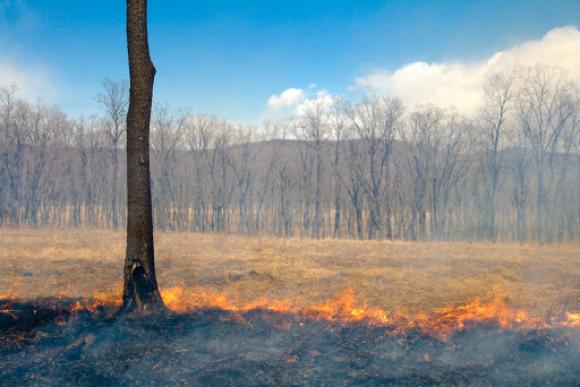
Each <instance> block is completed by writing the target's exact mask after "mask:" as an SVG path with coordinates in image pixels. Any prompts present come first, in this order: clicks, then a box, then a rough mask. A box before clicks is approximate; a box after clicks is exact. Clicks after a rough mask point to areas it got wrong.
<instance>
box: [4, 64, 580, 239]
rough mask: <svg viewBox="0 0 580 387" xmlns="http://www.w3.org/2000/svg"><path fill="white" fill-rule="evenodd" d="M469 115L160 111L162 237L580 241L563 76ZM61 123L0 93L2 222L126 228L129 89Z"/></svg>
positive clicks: (53, 113) (319, 109)
mask: <svg viewBox="0 0 580 387" xmlns="http://www.w3.org/2000/svg"><path fill="white" fill-rule="evenodd" d="M482 92H483V95H484V105H483V107H482V108H481V109H480V112H479V114H478V115H477V116H476V117H466V116H462V115H461V114H459V113H457V112H456V111H454V110H453V109H452V108H441V107H438V106H434V105H419V106H414V107H412V106H403V105H402V104H401V102H400V101H399V100H397V99H396V98H390V97H382V96H380V97H379V96H369V97H365V98H363V99H362V100H361V101H359V102H351V101H347V100H345V99H344V98H341V97H340V96H334V97H329V96H325V97H324V98H322V97H321V98H314V99H312V100H309V101H307V103H305V104H304V105H303V106H301V109H299V111H297V112H296V114H294V115H293V116H292V117H287V118H283V119H281V118H277V119H272V120H266V121H265V122H263V123H262V124H260V125H241V124H235V123H230V122H227V121H225V120H222V119H219V118H217V117H214V116H208V115H203V114H194V113H192V112H191V111H190V110H184V109H177V108H173V107H170V106H167V105H164V104H156V105H155V106H154V109H153V116H152V121H151V122H152V127H151V146H152V149H151V164H152V186H153V188H152V190H153V191H152V192H153V206H154V218H155V226H156V227H157V228H158V229H159V230H165V229H168V230H190V231H191V230H192V231H197V232H220V233H239V234H247V235H256V234H268V235H276V236H300V237H312V238H329V237H332V238H354V239H402V240H438V239H443V240H490V241H496V240H503V241H527V240H533V241H538V242H540V243H545V242H546V243H549V242H557V241H577V240H580V205H579V204H580V141H579V135H578V132H579V126H580V114H579V110H580V93H579V91H578V86H577V85H576V84H574V83H573V82H572V81H571V80H570V79H568V77H567V75H566V73H565V71H563V70H561V69H558V68H551V67H540V66H537V67H532V68H519V69H514V70H513V71H510V72H508V73H501V74H495V75H493V76H491V77H489V78H488V79H487V81H486V83H485V85H483V86H482ZM95 103H96V104H98V106H99V108H100V112H101V113H100V114H98V115H91V116H89V117H80V118H77V119H70V118H68V117H67V116H66V115H65V114H64V113H63V112H62V111H61V110H59V108H58V107H55V106H48V105H46V104H44V103H42V102H36V103H31V102H29V101H25V100H23V99H21V98H19V96H18V88H17V86H8V87H3V88H2V89H1V91H0V130H1V136H0V137H1V139H0V141H1V142H0V149H1V154H0V155H1V158H0V161H1V163H0V222H1V223H2V224H3V225H6V226H15V227H18V226H20V225H29V226H57V227H95V228H112V229H116V228H118V227H121V226H122V225H123V224H124V221H125V217H126V215H125V208H126V199H125V197H126V187H125V178H124V174H125V172H124V171H125V158H124V151H123V148H124V146H123V140H124V134H125V125H126V123H125V115H126V110H127V105H128V85H127V83H126V82H124V81H118V82H116V81H111V80H108V79H105V80H104V81H103V82H102V92H101V93H100V94H99V95H98V96H96V98H95Z"/></svg>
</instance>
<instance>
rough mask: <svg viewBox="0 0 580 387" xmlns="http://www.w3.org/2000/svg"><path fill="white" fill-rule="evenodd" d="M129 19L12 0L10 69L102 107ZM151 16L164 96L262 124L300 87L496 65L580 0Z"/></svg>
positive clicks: (186, 8) (3, 51) (174, 4)
mask: <svg viewBox="0 0 580 387" xmlns="http://www.w3.org/2000/svg"><path fill="white" fill-rule="evenodd" d="M124 17H125V2H124V1H122V0H100V1H86V0H76V1H69V0H0V71H1V69H2V68H3V67H2V63H3V61H4V68H7V69H8V70H6V71H5V72H6V73H7V74H11V71H12V72H13V73H14V74H16V75H14V77H16V79H19V78H18V77H17V76H18V75H19V76H20V77H21V78H20V79H22V77H31V78H34V77H38V78H46V79H44V80H43V82H44V83H43V85H44V86H43V87H40V86H39V87H38V90H37V92H36V94H35V95H37V96H39V97H41V98H44V99H46V100H49V101H51V102H55V103H58V104H59V105H60V106H61V107H62V108H63V109H64V110H65V111H67V112H68V113H69V114H71V115H73V116H74V115H77V114H79V113H80V112H87V113H90V112H92V111H95V110H96V109H98V106H97V105H96V103H95V102H94V96H95V95H96V93H97V92H98V91H99V82H100V80H101V79H103V78H105V77H108V78H111V79H121V78H127V77H128V72H127V58H126V48H125V47H126V46H125V44H126V43H125V35H124V34H125V21H124ZM149 23H150V30H149V33H150V43H151V51H152V56H153V61H154V63H155V65H156V67H157V69H158V75H157V78H156V85H155V99H156V100H157V101H160V102H166V103H169V104H171V105H174V106H181V107H189V108H191V109H192V110H193V111H195V112H200V113H212V114H216V115H219V116H220V117H223V118H227V119H231V120H235V121H240V122H252V121H257V120H259V119H260V118H262V117H263V116H264V110H265V106H266V102H267V100H268V98H269V97H270V96H272V95H274V94H279V93H281V92H282V91H284V90H286V89H288V88H300V89H303V90H313V92H315V91H317V90H318V91H321V90H324V91H326V92H328V93H331V94H334V93H337V94H346V95H348V96H351V97H353V98H355V97H356V94H357V93H361V92H362V91H361V90H360V89H357V88H356V87H354V88H353V85H354V84H355V83H356V80H357V79H359V78H361V77H364V76H366V75H368V74H372V73H374V72H380V71H385V72H388V71H395V70H396V69H399V68H401V67H403V66H405V65H406V64H409V63H413V62H416V61H423V62H426V63H450V62H461V63H470V62H477V61H484V60H486V58H488V57H489V56H491V55H493V54H494V53H495V52H497V51H499V50H507V49H510V48H511V47H514V46H517V45H521V44H523V43H525V42H528V41H533V40H537V39H541V38H542V37H543V36H544V35H545V34H546V33H547V32H548V31H550V30H552V29H554V28H557V27H562V26H577V25H578V24H579V23H580V1H561V2H558V1H548V2H543V1H539V0H528V1H515V0H512V1H505V0H504V1H339V0H334V1H316V0H310V1H306V0H305V1H302V0H298V1H284V2H282V1H242V0H231V1H218V0H214V1H181V0H172V1H167V0H165V1H163V0H149ZM23 74H24V75H23ZM9 78H10V77H9V76H5V77H4V78H0V80H2V81H4V82H6V79H9ZM23 82H24V81H23ZM311 84H315V85H316V86H311V88H310V89H308V86H309V85H311ZM30 85H31V86H27V87H28V88H34V85H35V83H34V82H32V81H31V82H30ZM49 89H50V90H49ZM52 89H56V90H52ZM30 93H34V90H33V91H30V90H28V94H30Z"/></svg>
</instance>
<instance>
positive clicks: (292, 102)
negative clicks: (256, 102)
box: [266, 87, 306, 110]
mask: <svg viewBox="0 0 580 387" xmlns="http://www.w3.org/2000/svg"><path fill="white" fill-rule="evenodd" d="M304 98H306V93H305V92H304V90H303V89H298V88H295V87H291V88H289V89H286V90H284V91H283V92H281V93H280V94H277V95H276V94H274V95H272V96H270V98H268V102H267V103H266V107H267V108H268V109H271V110H278V109H285V108H290V107H293V106H296V105H297V104H299V103H300V102H302V101H303V100H304Z"/></svg>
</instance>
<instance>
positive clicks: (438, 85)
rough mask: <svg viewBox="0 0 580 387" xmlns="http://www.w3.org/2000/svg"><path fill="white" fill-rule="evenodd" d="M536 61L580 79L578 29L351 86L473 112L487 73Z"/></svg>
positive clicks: (409, 68)
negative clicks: (464, 60)
mask: <svg viewBox="0 0 580 387" xmlns="http://www.w3.org/2000/svg"><path fill="white" fill-rule="evenodd" d="M537 64H540V65H546V66H556V67H561V68H564V69H566V70H567V71H568V73H569V75H570V77H571V78H572V79H574V80H576V81H578V82H580V31H579V30H578V29H577V28H576V27H562V28H556V29H553V30H551V31H549V32H548V33H547V34H546V35H545V36H544V37H542V38H541V39H539V40H532V41H528V42H526V43H523V44H521V45H518V46H515V47H512V48H510V49H507V50H504V51H499V52H497V53H495V54H493V55H491V56H490V57H488V58H486V59H485V60H482V61H479V62H472V63H462V62H442V63H427V62H414V63H409V64H406V65H404V66H402V67H400V68H398V69H396V70H394V71H387V70H379V71H375V72H372V73H370V74H367V75H365V76H362V77H360V78H357V79H356V81H355V85H354V86H353V88H356V89H362V90H364V91H365V92H367V93H369V94H388V95H393V96H396V97H399V98H401V99H402V100H403V102H404V103H405V104H406V105H408V106H414V105H416V104H423V103H435V104H437V105H440V106H454V107H456V108H457V110H459V111H460V112H463V113H466V114H473V113H474V112H476V111H477V109H478V108H479V106H480V104H481V101H482V83H483V81H484V80H485V78H486V77H487V76H488V75H490V74H493V73H496V72H500V71H506V70H509V69H511V68H513V67H517V66H535V65H537Z"/></svg>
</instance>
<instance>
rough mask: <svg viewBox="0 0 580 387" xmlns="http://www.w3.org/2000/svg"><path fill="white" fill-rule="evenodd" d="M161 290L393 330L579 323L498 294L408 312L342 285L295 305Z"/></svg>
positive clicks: (176, 300)
mask: <svg viewBox="0 0 580 387" xmlns="http://www.w3.org/2000/svg"><path fill="white" fill-rule="evenodd" d="M161 294H162V297H163V300H164V301H165V304H166V306H167V307H168V308H169V309H170V310H172V311H174V312H187V311H191V310H196V309H205V308H215V309H221V310H225V311H229V312H232V313H242V312H248V311H251V310H255V309H262V310H267V311H272V312H278V313H291V314H294V315H298V316H301V317H303V318H305V319H314V320H323V321H341V322H344V323H366V324H369V325H380V326H393V327H394V328H395V331H404V330H406V329H413V328H418V329H421V330H424V331H428V332H433V333H436V334H439V335H443V336H445V335H447V334H449V333H451V332H452V331H455V330H460V329H464V328H466V327H468V326H471V325H475V324H486V323H487V324H497V325H498V326H500V327H501V328H503V329H517V328H549V327H570V328H574V327H576V328H578V327H580V313H566V315H565V317H564V318H561V319H555V318H552V319H549V320H546V319H542V318H540V317H536V316H530V315H529V314H528V313H527V312H526V311H524V310H514V309H512V308H510V307H509V306H508V305H507V304H506V302H505V300H504V299H502V298H499V297H498V298H495V299H493V300H492V301H490V302H482V301H481V300H480V299H475V300H473V301H472V302H470V303H468V304H466V305H461V306H449V307H444V308H439V309H435V310H434V311H433V312H431V313H420V314H417V315H414V316H411V315H407V314H404V313H401V312H397V311H395V312H394V313H391V312H389V311H387V310H383V309H380V308H372V307H368V306H367V305H365V304H362V305H358V304H357V303H356V300H355V290H354V289H353V288H347V289H345V290H344V291H342V292H340V293H339V294H338V295H337V296H336V297H335V298H333V299H331V300H329V301H327V302H324V303H321V304H315V305H310V306H299V305H297V304H296V303H295V302H292V300H289V299H278V300H268V299H259V300H255V301H251V302H236V301H234V300H233V299H231V298H230V297H228V294H227V293H225V292H220V293H212V292H208V291H205V290H198V291H188V290H186V289H184V288H183V287H173V288H168V289H164V290H163V291H162V292H161Z"/></svg>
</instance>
